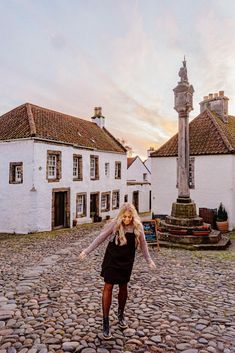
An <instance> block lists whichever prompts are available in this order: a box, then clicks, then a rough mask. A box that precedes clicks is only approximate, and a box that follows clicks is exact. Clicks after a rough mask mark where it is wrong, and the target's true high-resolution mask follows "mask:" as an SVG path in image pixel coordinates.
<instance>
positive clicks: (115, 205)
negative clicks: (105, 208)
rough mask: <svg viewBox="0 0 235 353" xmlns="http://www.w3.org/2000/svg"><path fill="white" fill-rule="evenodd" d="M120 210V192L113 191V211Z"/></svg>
mask: <svg viewBox="0 0 235 353" xmlns="http://www.w3.org/2000/svg"><path fill="white" fill-rule="evenodd" d="M115 208H119V190H117V191H113V195H112V209H113V210H114V209H115Z"/></svg>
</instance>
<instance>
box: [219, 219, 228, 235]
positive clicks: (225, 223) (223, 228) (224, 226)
mask: <svg viewBox="0 0 235 353" xmlns="http://www.w3.org/2000/svg"><path fill="white" fill-rule="evenodd" d="M216 226H217V229H218V230H220V231H221V232H222V233H226V232H228V221H223V222H218V221H217V222H216Z"/></svg>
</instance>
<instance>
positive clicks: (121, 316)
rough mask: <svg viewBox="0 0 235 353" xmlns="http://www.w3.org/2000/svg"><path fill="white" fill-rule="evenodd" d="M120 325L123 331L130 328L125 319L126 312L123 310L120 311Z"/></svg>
mask: <svg viewBox="0 0 235 353" xmlns="http://www.w3.org/2000/svg"><path fill="white" fill-rule="evenodd" d="M118 325H119V327H120V328H122V329H125V328H127V327H128V325H127V323H126V321H125V319H124V311H123V310H121V309H118Z"/></svg>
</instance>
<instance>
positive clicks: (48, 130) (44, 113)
mask: <svg viewBox="0 0 235 353" xmlns="http://www.w3.org/2000/svg"><path fill="white" fill-rule="evenodd" d="M27 137H34V138H38V139H45V140H50V141H56V142H62V143H66V144H72V145H75V146H80V147H83V148H91V149H97V150H101V151H110V152H119V153H126V149H125V148H124V147H123V146H122V145H121V143H120V142H119V141H117V140H116V139H115V138H114V137H113V136H112V135H111V134H110V132H109V131H108V130H106V129H105V128H103V129H101V128H100V127H98V126H97V125H96V124H95V123H93V122H91V121H88V120H84V119H80V118H77V117H74V116H70V115H67V114H63V113H59V112H56V111H53V110H49V109H46V108H42V107H38V106H36V105H33V104H30V103H26V104H23V105H21V106H19V107H17V108H15V109H13V110H11V111H10V112H8V113H6V114H4V115H2V116H1V117H0V140H12V139H21V138H27Z"/></svg>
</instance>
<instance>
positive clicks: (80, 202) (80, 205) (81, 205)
mask: <svg viewBox="0 0 235 353" xmlns="http://www.w3.org/2000/svg"><path fill="white" fill-rule="evenodd" d="M76 206H77V208H76V209H77V217H78V218H79V217H85V216H86V193H81V194H77V205H76Z"/></svg>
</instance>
